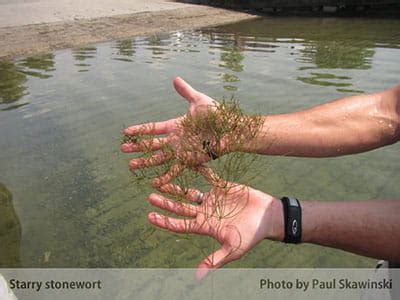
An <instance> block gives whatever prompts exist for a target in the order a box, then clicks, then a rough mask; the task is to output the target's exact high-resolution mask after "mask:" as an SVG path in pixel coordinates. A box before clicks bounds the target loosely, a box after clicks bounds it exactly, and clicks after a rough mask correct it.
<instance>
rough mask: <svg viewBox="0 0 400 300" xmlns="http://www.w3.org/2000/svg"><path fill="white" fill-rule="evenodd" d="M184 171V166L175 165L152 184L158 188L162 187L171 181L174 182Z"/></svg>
mask: <svg viewBox="0 0 400 300" xmlns="http://www.w3.org/2000/svg"><path fill="white" fill-rule="evenodd" d="M183 170H184V166H183V165H181V164H174V165H172V166H171V168H170V169H169V170H168V171H167V173H165V174H164V175H161V176H159V177H157V178H154V179H153V180H152V182H151V184H152V186H153V187H155V188H157V187H160V186H162V185H164V184H167V183H168V182H170V181H171V180H173V179H174V178H175V177H177V176H179V174H181V173H182V172H183Z"/></svg>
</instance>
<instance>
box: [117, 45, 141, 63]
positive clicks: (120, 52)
mask: <svg viewBox="0 0 400 300" xmlns="http://www.w3.org/2000/svg"><path fill="white" fill-rule="evenodd" d="M113 48H114V49H116V50H117V51H116V56H115V57H113V59H115V60H120V61H125V62H133V61H134V60H133V56H134V54H135V48H136V46H135V40H123V41H116V42H115V45H114V46H113Z"/></svg>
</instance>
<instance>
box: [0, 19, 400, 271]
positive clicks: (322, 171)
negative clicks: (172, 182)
mask: <svg viewBox="0 0 400 300" xmlns="http://www.w3.org/2000/svg"><path fill="white" fill-rule="evenodd" d="M399 70H400V21H398V20H378V19H371V20H370V19H334V18H329V19H323V18H320V19H312V18H282V19H279V18H274V19H271V20H262V19H261V20H256V21H251V22H244V23H239V24H233V25H229V26H223V27H219V28H211V29H206V30H199V31H179V32H172V33H164V34H157V35H152V36H149V37H138V38H134V39H131V40H125V41H118V42H112V43H103V44H97V45H91V46H90V47H85V48H80V49H73V50H62V51H57V52H55V53H52V54H47V55H40V56H36V57H31V58H27V59H22V60H18V61H13V62H0V137H1V138H0V149H1V151H0V182H1V183H2V184H1V185H0V197H1V199H0V200H1V201H0V204H1V206H2V207H1V214H0V216H1V220H0V227H1V228H0V245H1V247H0V249H1V250H0V266H1V267H5V266H23V267H195V266H196V265H197V263H198V262H199V261H200V260H201V259H202V257H203V256H204V255H206V254H208V253H209V252H210V251H211V250H212V248H213V247H215V243H213V242H212V241H211V240H210V239H209V238H206V237H194V236H193V237H191V238H187V237H185V236H182V235H176V234H171V233H168V232H165V231H162V230H158V229H157V230H155V229H154V228H153V227H152V226H151V225H150V224H148V223H147V220H146V216H147V213H148V212H149V211H150V205H149V204H148V203H147V202H146V194H148V193H149V191H150V189H147V190H145V191H143V190H138V189H137V187H135V186H134V185H132V184H131V174H130V173H129V171H128V168H127V161H128V159H129V157H130V156H129V155H126V154H122V153H120V152H119V143H120V140H121V135H120V132H121V130H122V128H124V127H125V126H126V125H128V124H134V123H140V122H146V121H153V120H162V119H167V118H170V117H174V116H177V115H180V114H182V113H184V112H185V110H186V104H185V103H184V102H183V101H182V99H180V97H178V96H177V94H176V93H175V92H174V90H173V88H172V85H171V83H172V80H173V78H174V77H175V76H177V75H179V76H182V77H183V78H185V79H187V80H188V81H189V82H190V83H191V84H192V85H193V86H194V87H196V88H197V89H199V90H200V91H203V92H205V93H207V94H208V95H210V96H212V97H215V98H217V99H221V98H223V97H228V98H229V97H230V96H231V95H235V97H237V98H239V99H240V100H241V103H242V106H243V107H244V108H245V109H246V110H249V111H258V112H262V113H263V114H275V113H284V112H291V111H295V110H299V109H304V108H307V107H311V106H314V105H317V104H321V103H324V102H327V101H330V100H332V99H337V98H340V97H344V96H348V95H352V94H354V93H363V92H364V93H371V92H376V91H380V90H383V89H386V88H389V87H391V86H394V85H396V84H398V83H399V77H398V71H399ZM399 150H400V145H392V146H389V147H385V148H383V149H380V150H375V151H371V152H368V153H365V154H360V155H353V156H347V157H341V158H329V159H305V158H289V157H264V158H263V160H264V162H265V163H263V164H262V166H263V167H262V169H261V170H258V171H260V174H261V175H260V176H258V177H257V178H256V180H254V181H253V182H252V185H253V186H254V187H256V188H259V189H261V190H263V191H266V192H268V193H270V194H272V195H276V196H281V195H296V196H297V197H298V198H299V199H313V200H321V201H332V200H362V199H371V198H379V199H383V198H392V199H398V198H399V195H400V185H399V184H398V182H399V179H400V175H399V174H400V172H399V171H400V160H399V159H398V153H399ZM265 166H266V167H265ZM366 242H368V241H366ZM382 247H384V245H382ZM375 262H376V260H373V259H368V258H365V257H361V256H356V255H352V254H348V253H345V252H343V251H339V250H333V249H328V248H323V247H319V246H314V245H300V246H295V247H292V246H285V245H283V244H281V243H274V242H267V241H266V242H263V243H261V244H260V245H258V246H257V247H256V248H255V249H254V250H253V251H252V252H251V253H250V254H248V255H247V256H246V257H244V258H243V259H241V260H240V261H237V262H235V263H233V264H231V265H230V266H232V267H278V266H279V267H289V266H290V267H371V266H373V265H374V264H375Z"/></svg>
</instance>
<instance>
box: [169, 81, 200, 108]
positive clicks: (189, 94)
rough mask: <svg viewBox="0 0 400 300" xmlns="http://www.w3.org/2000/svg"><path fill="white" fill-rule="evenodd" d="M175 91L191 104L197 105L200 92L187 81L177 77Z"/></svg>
mask: <svg viewBox="0 0 400 300" xmlns="http://www.w3.org/2000/svg"><path fill="white" fill-rule="evenodd" d="M174 87H175V90H176V91H177V92H178V94H179V95H181V96H182V97H183V98H185V99H186V100H187V101H189V102H190V103H195V102H196V100H197V99H198V94H199V92H198V91H196V90H195V89H194V88H192V87H191V86H190V85H189V84H188V83H187V82H186V81H185V80H183V79H182V78H180V77H176V78H175V80H174Z"/></svg>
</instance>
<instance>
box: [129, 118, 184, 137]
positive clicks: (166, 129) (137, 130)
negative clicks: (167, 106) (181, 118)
mask: <svg viewBox="0 0 400 300" xmlns="http://www.w3.org/2000/svg"><path fill="white" fill-rule="evenodd" d="M176 121H177V119H170V120H168V121H162V122H153V123H145V124H139V125H134V126H130V127H128V128H126V129H125V130H124V134H126V135H139V134H150V135H155V134H167V133H170V132H171V131H172V129H173V127H174V126H175V122H176Z"/></svg>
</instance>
